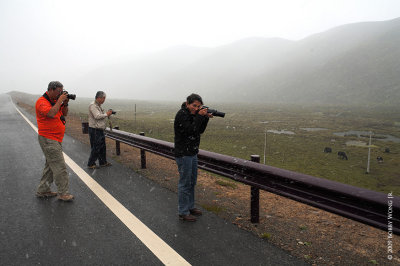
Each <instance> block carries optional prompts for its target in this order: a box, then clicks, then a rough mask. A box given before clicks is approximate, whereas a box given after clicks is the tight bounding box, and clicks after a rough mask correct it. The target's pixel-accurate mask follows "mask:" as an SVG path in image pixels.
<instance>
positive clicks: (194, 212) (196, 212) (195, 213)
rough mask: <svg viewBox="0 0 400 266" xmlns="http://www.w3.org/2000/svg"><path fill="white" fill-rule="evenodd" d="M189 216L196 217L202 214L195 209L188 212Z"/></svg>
mask: <svg viewBox="0 0 400 266" xmlns="http://www.w3.org/2000/svg"><path fill="white" fill-rule="evenodd" d="M190 214H192V215H196V216H201V215H203V213H202V212H201V211H200V210H199V209H197V208H193V209H191V210H190Z"/></svg>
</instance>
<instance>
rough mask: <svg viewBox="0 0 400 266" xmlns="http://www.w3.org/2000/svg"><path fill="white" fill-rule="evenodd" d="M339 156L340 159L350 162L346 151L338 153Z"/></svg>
mask: <svg viewBox="0 0 400 266" xmlns="http://www.w3.org/2000/svg"><path fill="white" fill-rule="evenodd" d="M337 155H338V157H339V158H340V159H346V160H348V158H347V155H346V153H345V152H344V151H339V152H338V153H337Z"/></svg>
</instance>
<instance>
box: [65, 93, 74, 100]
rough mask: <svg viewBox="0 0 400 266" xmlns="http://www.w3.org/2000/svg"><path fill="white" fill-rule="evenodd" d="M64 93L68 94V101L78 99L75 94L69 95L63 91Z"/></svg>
mask: <svg viewBox="0 0 400 266" xmlns="http://www.w3.org/2000/svg"><path fill="white" fill-rule="evenodd" d="M62 93H66V94H67V99H70V100H75V99H76V95H75V94H69V93H68V91H63V92H62Z"/></svg>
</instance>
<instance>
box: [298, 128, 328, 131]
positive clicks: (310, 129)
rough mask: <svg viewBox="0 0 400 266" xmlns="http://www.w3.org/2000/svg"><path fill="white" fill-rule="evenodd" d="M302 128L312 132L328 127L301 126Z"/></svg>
mask: <svg viewBox="0 0 400 266" xmlns="http://www.w3.org/2000/svg"><path fill="white" fill-rule="evenodd" d="M300 129H301V130H305V131H310V132H314V131H323V130H328V129H327V128H322V127H301V128H300Z"/></svg>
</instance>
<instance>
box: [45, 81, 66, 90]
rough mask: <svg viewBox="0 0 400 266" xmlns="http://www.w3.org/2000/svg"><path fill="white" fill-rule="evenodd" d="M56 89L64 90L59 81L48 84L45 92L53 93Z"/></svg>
mask: <svg viewBox="0 0 400 266" xmlns="http://www.w3.org/2000/svg"><path fill="white" fill-rule="evenodd" d="M57 88H64V85H62V84H61V82H59V81H51V82H50V83H49V86H48V87H47V90H48V91H50V90H53V91H54V90H55V89H57Z"/></svg>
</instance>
